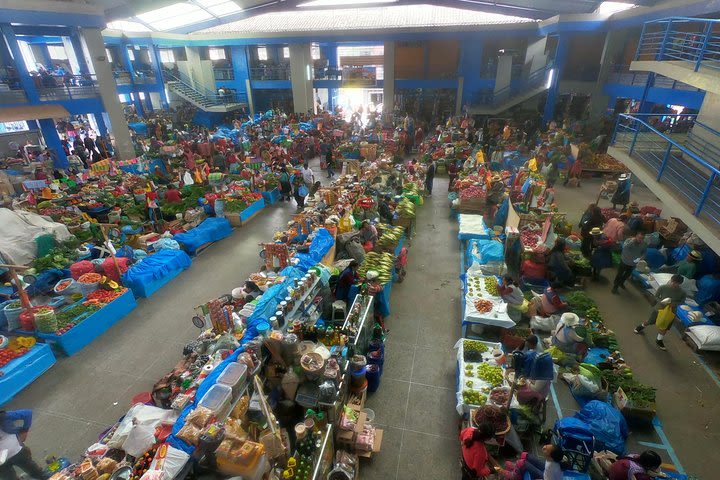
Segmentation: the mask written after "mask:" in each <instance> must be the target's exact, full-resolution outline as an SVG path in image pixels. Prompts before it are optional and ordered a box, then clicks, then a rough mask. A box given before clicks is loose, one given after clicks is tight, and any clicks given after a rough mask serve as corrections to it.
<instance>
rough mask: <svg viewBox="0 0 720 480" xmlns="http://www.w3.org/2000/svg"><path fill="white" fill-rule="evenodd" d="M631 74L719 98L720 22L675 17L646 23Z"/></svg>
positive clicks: (631, 66) (631, 65)
mask: <svg viewBox="0 0 720 480" xmlns="http://www.w3.org/2000/svg"><path fill="white" fill-rule="evenodd" d="M630 70H633V71H644V72H654V73H656V74H660V75H663V76H665V77H669V78H671V79H673V80H677V81H679V82H683V83H685V84H688V85H692V86H694V87H697V88H699V89H702V90H705V91H707V92H712V93H717V94H720V82H718V81H717V78H718V75H719V74H720V20H713V19H698V18H687V17H673V18H667V19H663V20H656V21H653V22H647V23H645V25H644V26H643V32H642V35H641V37H640V42H639V44H638V49H637V53H636V55H635V60H634V61H633V62H632V63H631V64H630Z"/></svg>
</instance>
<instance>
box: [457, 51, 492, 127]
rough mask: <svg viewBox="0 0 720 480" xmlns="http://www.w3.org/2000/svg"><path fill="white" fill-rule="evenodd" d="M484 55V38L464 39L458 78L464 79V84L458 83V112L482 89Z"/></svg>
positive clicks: (469, 103)
mask: <svg viewBox="0 0 720 480" xmlns="http://www.w3.org/2000/svg"><path fill="white" fill-rule="evenodd" d="M482 57H483V43H482V38H479V37H478V38H472V39H467V40H464V41H463V43H462V45H461V46H460V62H459V63H458V79H459V80H460V79H461V80H462V86H461V85H459V84H458V87H461V88H460V95H459V98H458V100H457V103H458V105H457V108H456V112H458V110H459V111H460V112H461V111H462V109H463V107H465V106H468V105H471V104H472V103H473V101H474V97H475V95H476V94H477V93H478V92H479V91H480V90H481V89H482V83H481V80H482V79H481V72H482ZM458 83H460V82H458ZM491 88H492V87H491ZM460 112H458V113H460Z"/></svg>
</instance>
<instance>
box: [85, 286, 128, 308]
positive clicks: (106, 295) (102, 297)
mask: <svg viewBox="0 0 720 480" xmlns="http://www.w3.org/2000/svg"><path fill="white" fill-rule="evenodd" d="M126 290H127V289H126V288H122V289H120V290H102V289H100V290H95V291H94V292H91V293H88V294H87V300H86V301H85V305H92V304H96V303H110V302H112V301H113V300H115V299H116V298H118V297H119V296H120V295H122V294H123V293H125V291H126Z"/></svg>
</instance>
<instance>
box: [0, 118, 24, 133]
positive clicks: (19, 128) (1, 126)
mask: <svg viewBox="0 0 720 480" xmlns="http://www.w3.org/2000/svg"><path fill="white" fill-rule="evenodd" d="M28 130H30V127H28V124H27V122H26V121H24V120H21V121H19V122H5V123H3V122H0V133H13V132H27V131H28Z"/></svg>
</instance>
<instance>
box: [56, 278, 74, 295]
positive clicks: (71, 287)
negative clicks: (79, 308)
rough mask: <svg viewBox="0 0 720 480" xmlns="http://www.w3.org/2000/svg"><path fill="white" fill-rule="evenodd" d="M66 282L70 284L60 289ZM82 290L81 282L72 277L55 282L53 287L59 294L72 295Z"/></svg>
mask: <svg viewBox="0 0 720 480" xmlns="http://www.w3.org/2000/svg"><path fill="white" fill-rule="evenodd" d="M64 284H68V285H67V286H66V287H65V288H63V289H60V287H61V286H62V285H64ZM79 291H80V286H79V284H78V283H77V282H76V281H75V280H73V279H72V278H63V279H62V280H60V281H59V282H57V283H56V284H55V287H54V288H53V292H55V293H56V294H58V295H72V294H73V293H78V292H79Z"/></svg>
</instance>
